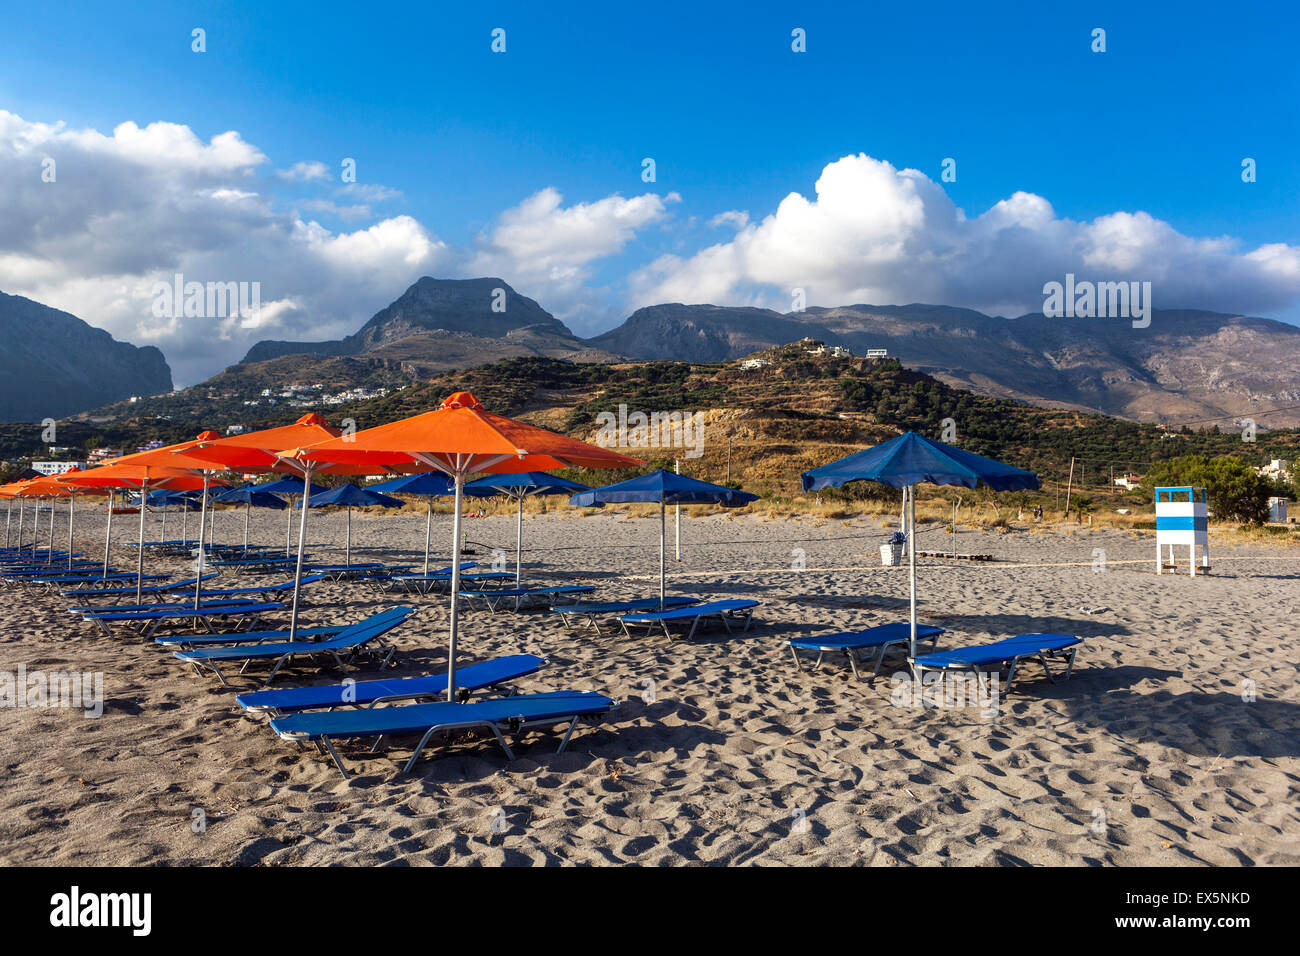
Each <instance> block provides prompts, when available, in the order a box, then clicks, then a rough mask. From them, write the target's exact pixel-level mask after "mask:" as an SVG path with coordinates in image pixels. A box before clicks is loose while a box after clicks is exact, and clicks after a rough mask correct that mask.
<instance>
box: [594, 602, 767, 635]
mask: <svg viewBox="0 0 1300 956" xmlns="http://www.w3.org/2000/svg"><path fill="white" fill-rule="evenodd" d="M756 607H758V602H757V601H749V600H739V599H733V600H729V601H709V602H707V603H704V604H692V605H690V606H688V607H678V608H671V609H669V610H667V611H642V612H640V613H638V614H625V615H624V616H623V617H620V618H619V619H618V621H619V623H620V624H622V625H623V633H624V634H626V635H627V636H628V637H632V626H635V625H637V624H643V625H645V629H646V634H649V633H650V632H651V631H653V630H654V627H655V625H656V624H658V625H659V626H660V627H662V628H663V629H664V636H665V637H667V638H668V639H669V640H672V637H673V635H672V633H671V632H670V631H669V630H668V625H669V623H670V622H677V621H690V622H691V629H690V631H689V632H688V633H687V635H686V639H687V640H690V639H691V638H692V637H694V636H695V629H696V628H698V627H699V626H700V622H701V621H708V620H714V619H717V620H718V621H721V622H722V626H723V627H725V628H726V629H727V633H731V622H732V621H744V622H745V626H744V627H743V628H742V630H744V631H748V630H749V625H750V624H751V623H753V620H754V608H756Z"/></svg>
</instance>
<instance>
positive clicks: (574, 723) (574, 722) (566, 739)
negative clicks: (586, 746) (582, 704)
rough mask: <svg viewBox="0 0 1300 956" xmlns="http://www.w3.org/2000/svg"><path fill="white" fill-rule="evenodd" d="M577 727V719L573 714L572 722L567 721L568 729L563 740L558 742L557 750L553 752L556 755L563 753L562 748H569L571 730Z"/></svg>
mask: <svg viewBox="0 0 1300 956" xmlns="http://www.w3.org/2000/svg"><path fill="white" fill-rule="evenodd" d="M577 726H578V717H577V715H576V714H575V715H574V717H573V720H571V721H569V729H568V730H566V731H565V732H564V739H563V740H561V741H560V746H559V749H557V750H556V751H555V752H556V753H557V754H562V753H564V748H565V747H567V746H569V738H570V737H572V736H573V728H574V727H577Z"/></svg>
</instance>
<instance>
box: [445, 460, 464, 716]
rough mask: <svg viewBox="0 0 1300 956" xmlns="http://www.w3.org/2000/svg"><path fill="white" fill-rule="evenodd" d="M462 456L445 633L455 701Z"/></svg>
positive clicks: (449, 695) (449, 688)
mask: <svg viewBox="0 0 1300 956" xmlns="http://www.w3.org/2000/svg"><path fill="white" fill-rule="evenodd" d="M461 458H462V456H460V455H457V456H456V474H455V476H454V478H455V488H456V494H455V499H454V504H455V508H454V509H453V510H452V518H451V624H450V626H449V627H448V633H447V700H448V701H450V702H452V703H455V702H456V626H457V624H458V623H459V620H458V617H457V611H458V608H459V604H460V600H459V599H460V506H461V501H462V499H463V497H464V491H465V465H466V464H467V462H462V461H461Z"/></svg>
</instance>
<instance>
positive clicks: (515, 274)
mask: <svg viewBox="0 0 1300 956" xmlns="http://www.w3.org/2000/svg"><path fill="white" fill-rule="evenodd" d="M680 198H681V197H679V196H677V194H676V193H669V194H668V195H667V196H665V197H660V196H657V195H655V194H653V193H645V194H643V195H640V196H633V197H632V198H630V199H624V198H623V197H622V196H618V195H614V196H607V197H605V198H604V199H600V200H598V201H596V202H592V203H575V204H573V205H571V206H564V205H563V197H562V196H561V195H560V193H559V192H558V191H557V190H555V189H553V188H549V187H548V188H546V189H542V190H540V191H538V192H537V193H534V194H533V195H532V196H529V197H528V198H527V199H525V200H524V201H523V202H521V203H520V204H519V205H517V206H515V207H513V208H511V209H507V210H506V211H505V212H503V213H502V214H501V215H500V217H499V218H498V219H497V221H496V223H495V224H494V225H493V226H492V227H491V228H490V229H488V230H487V231H486V232H484V233H483V234H482V235H480V236H479V239H478V243H477V248H476V250H475V251H474V253H473V254H472V255H471V256H470V257H469V259H468V261H467V262H466V264H465V266H464V271H465V273H466V274H467V275H475V276H500V277H501V278H503V279H505V280H506V281H508V282H510V283H511V285H513V286H514V287H515V288H516V289H518V290H519V291H521V292H523V293H524V294H525V295H528V296H530V297H532V298H534V299H537V300H538V301H539V302H540V303H541V304H542V305H543V307H545V308H546V309H547V310H548V311H550V312H551V313H553V314H554V315H556V316H557V317H558V318H560V319H562V320H564V321H566V322H568V323H570V326H571V327H573V328H575V330H576V329H581V328H582V327H583V325H584V324H585V325H590V324H591V323H592V321H593V317H594V316H596V315H602V317H603V316H604V314H607V311H608V310H607V307H606V306H604V305H602V304H601V299H602V296H603V292H602V290H598V289H593V288H591V286H590V285H589V281H590V279H591V276H592V267H593V264H594V263H595V262H596V261H597V260H599V259H603V258H605V257H608V256H612V255H616V254H618V253H620V252H622V251H623V249H624V248H625V247H626V246H627V245H628V244H629V243H630V242H631V241H632V240H633V239H635V238H636V235H637V232H638V230H640V229H642V228H643V227H645V226H647V225H650V224H652V223H656V222H661V221H663V220H664V219H665V218H666V217H667V210H666V208H665V206H666V204H667V203H671V202H677V201H680Z"/></svg>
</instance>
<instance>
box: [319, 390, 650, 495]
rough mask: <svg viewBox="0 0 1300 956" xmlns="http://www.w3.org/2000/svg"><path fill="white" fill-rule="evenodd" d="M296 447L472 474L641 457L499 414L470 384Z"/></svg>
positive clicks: (333, 458)
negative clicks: (393, 417) (408, 412)
mask: <svg viewBox="0 0 1300 956" xmlns="http://www.w3.org/2000/svg"><path fill="white" fill-rule="evenodd" d="M293 453H294V455H295V456H296V457H298V458H302V459H304V460H306V461H313V462H328V463H331V464H333V465H344V464H353V465H368V466H370V467H372V468H375V469H376V473H377V471H378V470H382V469H385V468H387V469H393V470H405V469H409V468H410V467H411V466H412V465H416V466H423V467H425V468H437V469H438V470H440V471H444V472H447V473H448V474H452V475H454V474H456V473H457V472H459V473H461V474H465V475H470V474H481V473H485V472H486V473H492V472H498V473H502V472H506V473H508V472H519V471H547V470H549V469H552V468H629V467H633V466H635V465H640V464H642V462H641V461H639V460H637V459H635V458H629V457H627V456H626V455H620V454H618V453H617V452H613V451H610V450H608V449H606V448H601V447H599V446H598V445H589V444H587V443H586V442H583V441H578V440H577V439H576V438H569V437H568V436H567V435H560V434H557V433H556V432H552V431H548V430H546V429H545V428H538V427H537V426H535V425H528V424H525V423H524V422H519V421H515V420H514V419H512V418H506V417H505V416H503V415H495V414H493V413H492V412H489V411H487V410H485V409H484V408H483V405H482V403H481V402H479V400H478V399H476V398H475V397H474V396H473V395H472V394H470V393H469V392H455V393H454V394H452V395H450V396H449V397H448V398H447V399H446V400H445V401H444V402H443V403H442V405H441V406H439V407H438V408H436V409H434V410H433V411H431V412H425V413H424V414H422V415H416V416H414V417H412V418H403V419H401V420H400V421H395V422H391V423H389V424H387V425H379V426H377V427H375V428H367V429H365V430H364V431H359V432H357V433H355V434H353V435H343V436H340V437H338V438H331V439H329V440H327V441H322V442H320V443H318V444H315V445H311V446H308V447H305V448H297V449H294V452H293Z"/></svg>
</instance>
